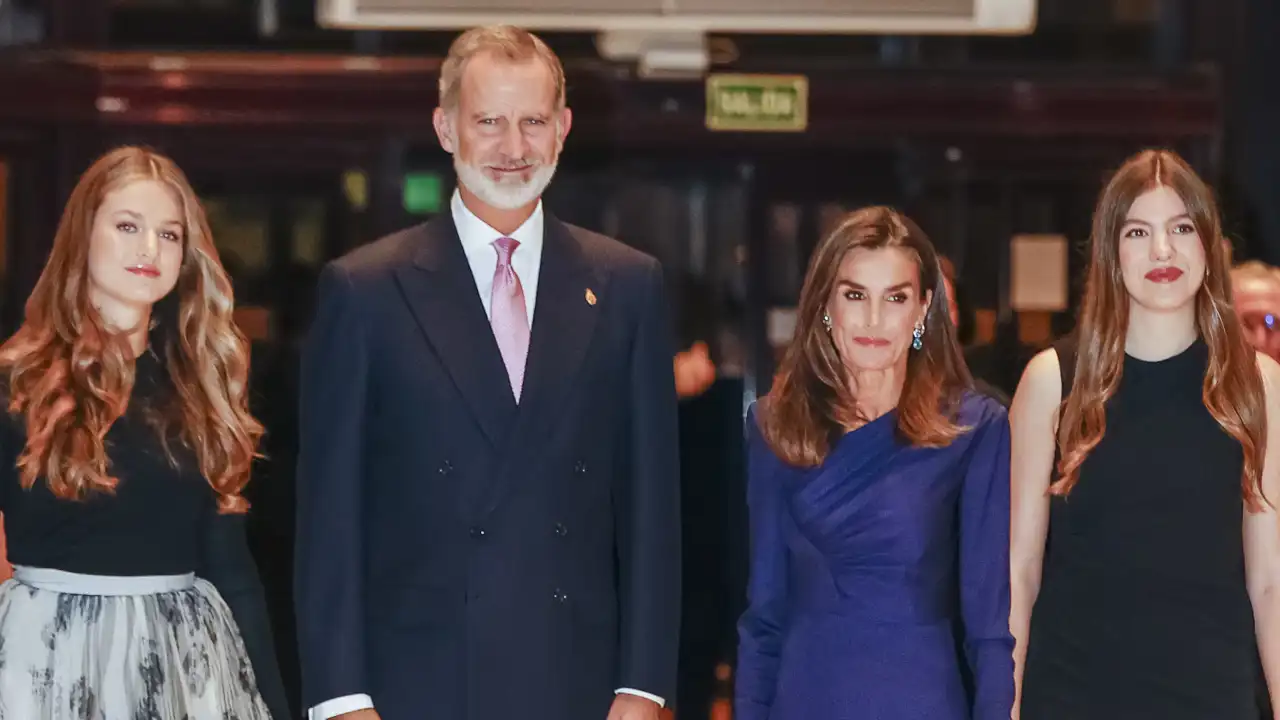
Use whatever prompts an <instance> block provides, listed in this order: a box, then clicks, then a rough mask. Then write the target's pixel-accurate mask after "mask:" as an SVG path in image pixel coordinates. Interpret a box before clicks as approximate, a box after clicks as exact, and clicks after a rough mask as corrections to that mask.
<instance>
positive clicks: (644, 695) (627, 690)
mask: <svg viewBox="0 0 1280 720" xmlns="http://www.w3.org/2000/svg"><path fill="white" fill-rule="evenodd" d="M622 693H626V694H628V695H638V696H639V697H642V698H644V699H645V700H652V701H654V702H656V703H658V707H666V706H667V701H666V700H663V699H662V698H660V697H658V696H657V695H653V694H652V693H647V692H645V691H643V690H632V689H631V688H618V689H617V690H614V691H613V694H614V695H621V694H622Z"/></svg>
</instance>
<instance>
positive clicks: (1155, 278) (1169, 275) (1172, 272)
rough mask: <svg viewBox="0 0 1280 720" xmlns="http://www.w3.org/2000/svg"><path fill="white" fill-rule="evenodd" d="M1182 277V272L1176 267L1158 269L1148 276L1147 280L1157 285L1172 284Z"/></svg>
mask: <svg viewBox="0 0 1280 720" xmlns="http://www.w3.org/2000/svg"><path fill="white" fill-rule="evenodd" d="M1180 277H1182V271H1181V270H1179V269H1178V268H1176V267H1164V268H1156V269H1155V270H1152V271H1151V272H1149V273H1147V274H1146V278H1147V279H1148V280H1150V281H1151V282H1156V283H1171V282H1173V281H1174V280H1177V279H1178V278H1180Z"/></svg>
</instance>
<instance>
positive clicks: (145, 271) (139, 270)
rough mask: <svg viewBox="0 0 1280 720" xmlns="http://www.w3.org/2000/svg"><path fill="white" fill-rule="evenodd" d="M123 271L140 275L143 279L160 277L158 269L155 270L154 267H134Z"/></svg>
mask: <svg viewBox="0 0 1280 720" xmlns="http://www.w3.org/2000/svg"><path fill="white" fill-rule="evenodd" d="M125 269H126V270H128V271H129V272H131V273H133V274H134V275H141V276H143V277H149V278H158V277H160V269H159V268H157V267H156V266H155V265H134V266H132V267H127V268H125Z"/></svg>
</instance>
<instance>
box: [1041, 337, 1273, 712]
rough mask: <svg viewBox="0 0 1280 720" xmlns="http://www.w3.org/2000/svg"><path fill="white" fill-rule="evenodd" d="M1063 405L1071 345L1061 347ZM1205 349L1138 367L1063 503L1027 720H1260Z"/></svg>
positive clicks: (1057, 509)
mask: <svg viewBox="0 0 1280 720" xmlns="http://www.w3.org/2000/svg"><path fill="white" fill-rule="evenodd" d="M1055 349H1056V350H1057V352H1058V357H1059V363H1060V364H1061V365H1062V368H1063V393H1064V397H1065V394H1066V393H1067V392H1068V391H1069V389H1070V387H1071V380H1072V377H1071V375H1072V373H1073V371H1074V367H1075V347H1074V343H1073V342H1072V340H1070V339H1069V340H1067V341H1064V342H1062V343H1060V344H1059V345H1058V346H1056V348H1055ZM1208 357H1209V353H1208V347H1207V346H1206V345H1205V344H1204V343H1203V341H1197V342H1196V343H1194V344H1193V345H1192V346H1191V347H1190V348H1188V349H1187V350H1185V351H1184V352H1182V353H1180V354H1178V355H1176V356H1174V357H1172V358H1169V359H1167V360H1162V361H1158V362H1144V361H1141V360H1137V359H1135V358H1132V357H1129V356H1126V357H1125V360H1124V371H1123V376H1122V379H1121V381H1120V387H1119V389H1118V391H1117V392H1116V395H1115V397H1113V398H1112V399H1111V400H1110V401H1109V402H1108V404H1107V429H1106V435H1105V436H1104V437H1103V440H1102V442H1101V443H1099V444H1098V446H1097V447H1096V448H1095V449H1094V451H1093V452H1092V453H1091V454H1090V455H1089V457H1088V458H1087V459H1086V460H1085V462H1084V464H1083V466H1082V467H1081V471H1080V480H1079V482H1078V483H1077V484H1076V486H1075V488H1074V489H1073V490H1072V492H1071V494H1070V496H1069V497H1068V498H1066V499H1063V498H1061V497H1056V496H1055V497H1054V498H1053V500H1052V501H1051V503H1052V504H1051V509H1050V519H1049V537H1048V543H1047V547H1046V550H1045V561H1044V572H1043V577H1042V581H1041V587H1040V595H1039V597H1038V599H1037V601H1036V604H1035V608H1034V610H1033V612H1032V616H1031V631H1030V639H1029V642H1028V645H1027V664H1026V671H1025V675H1024V678H1023V699H1022V720H1113V719H1114V720H1147V719H1148V718H1150V719H1151V720H1245V719H1246V718H1247V719H1248V720H1255V719H1256V718H1258V717H1259V716H1260V713H1259V702H1258V693H1259V692H1260V674H1259V664H1258V654H1257V642H1256V640H1255V638H1254V627H1253V609H1252V606H1251V605H1250V602H1249V597H1248V594H1247V592H1246V589H1245V572H1244V542H1243V538H1242V532H1243V527H1242V524H1243V513H1244V500H1243V495H1242V492H1241V487H1240V477H1241V473H1242V471H1243V462H1244V460H1243V455H1242V453H1241V450H1240V445H1239V443H1237V442H1236V441H1235V440H1234V439H1232V438H1231V436H1229V435H1228V434H1226V432H1224V431H1223V430H1222V429H1221V428H1220V427H1219V426H1218V423H1217V422H1216V421H1215V420H1214V419H1213V417H1212V416H1211V415H1210V414H1209V411H1208V410H1207V409H1206V408H1205V407H1204V403H1203V400H1202V398H1201V392H1202V382H1203V379H1204V373H1205V369H1206V368H1207V366H1208Z"/></svg>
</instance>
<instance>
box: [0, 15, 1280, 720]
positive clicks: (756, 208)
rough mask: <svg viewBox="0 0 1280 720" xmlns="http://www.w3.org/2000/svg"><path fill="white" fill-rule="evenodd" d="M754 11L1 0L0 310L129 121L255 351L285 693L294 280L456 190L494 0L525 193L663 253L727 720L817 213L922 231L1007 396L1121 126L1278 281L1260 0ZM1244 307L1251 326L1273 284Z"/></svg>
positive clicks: (300, 330) (692, 654) (693, 508)
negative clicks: (515, 87)
mask: <svg viewBox="0 0 1280 720" xmlns="http://www.w3.org/2000/svg"><path fill="white" fill-rule="evenodd" d="M779 7H783V6H782V5H779V6H773V5H767V4H764V3H762V2H760V1H759V0H741V1H740V2H732V3H731V2H728V1H727V0H666V1H660V0H648V1H646V0H523V2H519V3H516V2H509V1H504V0H471V2H464V1H463V0H452V1H450V0H331V1H329V2H325V1H324V0H322V1H321V2H319V3H317V2H316V0H0V324H2V325H3V330H4V332H5V334H6V335H7V334H8V333H9V332H12V330H13V329H15V328H16V326H17V324H18V323H19V322H20V320H21V315H22V307H23V303H24V301H25V299H26V297H27V294H28V293H29V292H30V290H31V288H32V286H33V284H34V282H35V279H36V277H37V276H38V274H39V272H40V270H41V268H42V266H43V264H44V262H45V259H46V257H47V254H48V251H49V248H50V245H51V241H52V238H53V232H54V228H55V226H56V223H57V221H58V217H59V213H60V211H61V207H62V204H63V203H64V202H65V200H66V197H67V194H68V193H69V191H70V188H71V187H72V185H73V184H74V182H75V181H76V178H77V177H78V175H79V174H80V173H81V172H82V171H83V170H84V169H85V168H86V167H87V166H88V164H89V163H90V162H91V161H92V160H93V159H94V158H95V157H96V156H97V155H98V154H100V153H101V152H103V151H105V150H106V149H108V148H110V147H112V146H115V145H118V144H123V143H141V144H145V145H148V146H151V147H153V148H156V149H158V150H160V151H162V152H164V153H166V154H169V155H170V156H172V157H173V158H174V159H176V160H177V162H178V163H179V164H180V165H181V166H182V167H183V168H184V169H185V170H186V171H187V173H188V174H189V175H190V176H191V178H192V180H193V182H194V184H195V186H196V188H197V190H198V191H199V192H200V193H201V195H202V197H203V198H204V200H205V202H206V203H207V209H208V212H209V216H210V220H211V223H212V226H213V229H214V234H215V238H216V240H217V244H218V247H219V249H220V251H221V253H222V258H223V261H224V262H225V264H226V265H227V268H228V270H229V271H230V272H231V275H232V277H233V279H234V282H235V286H236V294H237V302H238V305H239V307H240V310H239V319H240V324H241V326H242V327H243V328H244V330H245V331H246V332H247V333H248V334H249V335H250V336H251V337H252V338H253V340H254V353H253V371H254V404H255V410H256V412H257V413H258V415H259V416H260V417H261V418H262V419H263V421H264V422H265V424H266V426H267V428H268V436H267V439H266V447H265V452H266V455H267V458H266V459H265V460H264V461H263V462H262V463H261V466H260V468H259V469H258V471H257V474H256V476H255V480H254V482H253V484H252V486H251V488H252V492H253V497H252V499H253V500H254V502H255V512H254V515H253V533H254V536H253V541H254V547H255V552H256V554H257V558H258V562H259V566H260V569H261V572H262V575H263V579H264V582H265V583H266V585H267V587H268V589H269V592H270V594H271V598H272V608H273V613H274V618H273V619H274V622H275V625H276V629H277V632H278V634H279V646H280V648H281V656H282V659H283V662H284V664H285V674H286V678H287V679H288V680H289V682H290V683H291V684H293V689H294V691H295V692H296V681H297V669H296V654H295V652H294V651H293V635H292V615H291V612H290V609H289V608H290V605H291V597H290V588H289V586H290V574H291V560H290V558H291V554H292V535H293V531H292V527H293V462H294V453H295V447H296V417H295V415H296V404H297V393H296V389H297V362H298V346H299V341H300V339H301V337H302V336H303V334H304V333H305V331H306V329H307V325H308V321H309V317H310V307H311V304H312V299H313V292H314V282H315V278H316V274H317V272H318V270H319V268H320V266H321V265H322V264H323V263H324V262H326V261H328V260H330V259H332V258H334V257H336V256H338V255H340V254H342V253H344V252H346V251H348V250H350V249H352V248H354V247H357V246H359V245H361V244H363V243H366V242H369V241H371V240H373V239H376V238H377V237H378V236H380V235H382V234H385V233H387V232H390V231H392V230H396V229H399V228H401V227H404V226H407V225H410V224H414V223H418V222H422V221H424V220H427V219H429V218H430V217H431V216H433V215H434V214H436V213H438V212H441V211H442V210H447V207H448V205H447V202H448V198H449V195H450V193H451V192H452V189H453V174H452V167H451V164H450V158H449V156H447V155H446V154H445V153H443V152H442V151H441V150H440V148H439V146H438V144H437V143H436V140H435V137H434V134H433V131H432V129H431V122H430V113H431V111H432V109H433V108H434V106H435V104H436V77H437V69H438V67H439V64H440V61H441V60H442V58H443V56H444V54H445V52H446V50H447V48H448V44H449V42H450V41H451V40H452V38H453V37H454V35H455V34H456V32H457V30H459V29H460V28H461V27H463V26H465V25H467V24H470V23H471V21H473V20H475V17H474V15H475V14H476V13H480V12H485V11H487V12H490V13H492V15H491V17H492V18H494V19H501V20H505V21H512V22H517V23H518V24H524V25H526V26H527V27H530V28H531V29H534V30H535V31H537V32H539V34H540V35H542V36H543V37H544V38H545V39H546V40H547V41H548V43H549V44H550V45H551V46H552V48H553V49H555V50H556V51H557V52H558V53H559V54H560V56H561V58H562V59H563V61H564V64H565V66H566V71H567V75H568V99H569V104H570V106H571V107H572V108H573V110H574V113H575V122H574V127H573V132H572V134H571V136H570V138H569V141H568V145H567V148H566V150H565V152H564V155H563V159H562V161H561V165H560V170H559V173H558V175H557V178H556V180H555V181H554V182H553V184H552V186H551V190H550V192H549V194H548V196H547V198H546V202H547V205H548V207H549V209H550V210H551V211H552V212H553V213H555V214H556V215H558V216H559V217H560V218H561V219H563V220H565V221H567V222H571V223H575V224H578V225H581V226H584V227H587V228H590V229H593V230H597V231H601V232H604V233H607V234H609V235H612V236H614V237H617V238H619V239H621V240H622V241H624V242H626V243H628V244H631V245H634V246H636V247H638V248H641V249H643V250H645V251H647V252H649V253H652V254H654V255H656V256H657V257H658V258H659V259H660V260H661V261H662V262H663V264H664V266H665V268H666V271H667V278H668V287H669V290H670V296H671V301H672V316H673V320H674V322H675V324H676V327H677V328H678V331H679V338H678V339H679V345H680V350H681V353H680V354H679V355H677V356H676V357H675V358H673V362H674V363H675V367H676V370H677V376H678V377H679V378H680V390H681V393H682V407H681V413H682V415H681V425H682V453H683V456H684V457H683V462H684V473H683V482H684V486H685V493H684V495H685V514H686V519H685V533H686V538H687V541H686V546H687V547H688V549H687V557H686V562H685V565H686V575H687V582H686V586H687V587H686V595H687V598H686V612H685V618H686V619H685V639H684V641H683V647H682V656H683V657H682V671H681V682H682V689H681V696H682V697H681V698H680V702H678V703H677V706H678V710H677V714H678V716H679V717H681V718H697V719H698V720H701V719H702V718H706V717H708V716H709V715H711V714H712V713H715V714H716V716H717V717H721V718H722V717H726V716H727V712H728V710H727V706H726V704H725V703H724V702H722V701H721V702H719V703H716V698H717V697H721V698H722V697H723V695H724V693H725V691H726V688H727V687H729V684H730V683H731V673H732V668H731V662H730V661H731V659H732V656H733V653H734V645H735V637H734V630H733V622H734V621H735V620H736V617H737V614H738V612H739V611H740V609H741V606H742V601H743V600H742V598H741V597H740V596H741V588H742V587H743V585H744V584H745V561H744V557H745V553H746V547H745V544H746V540H745V529H744V526H745V520H744V512H745V509H744V507H743V499H742V495H743V491H742V483H743V479H742V468H741V464H742V463H741V418H742V412H743V408H744V407H745V405H746V404H747V403H749V402H750V401H751V400H753V399H754V398H755V397H757V396H758V395H759V394H762V393H764V392H766V391H767V390H768V387H769V383H770V378H771V376H772V374H773V371H774V367H775V363H776V361H777V358H778V348H779V347H781V346H782V345H783V344H784V343H785V342H786V341H787V339H788V338H789V337H790V332H791V327H792V324H793V318H792V315H791V312H792V308H793V306H794V304H795V303H796V301H797V294H798V290H799V285H800V280H801V278H802V275H803V272H804V269H805V264H806V262H807V259H808V255H809V253H810V251H811V249H812V248H813V247H814V244H815V243H816V241H817V240H818V239H819V238H820V236H821V235H822V234H823V233H824V231H825V230H826V228H827V227H828V225H829V224H830V223H831V222H833V220H834V219H836V218H837V217H838V216H839V215H840V213H842V212H844V211H846V210H849V209H853V208H856V207H858V206H861V205H866V204H871V203H886V204H891V205H895V206H897V207H899V208H900V209H902V210H904V211H905V212H906V213H908V214H909V215H911V216H912V217H913V218H915V219H916V220H917V221H918V222H919V223H920V225H921V226H922V227H923V228H924V229H925V231H926V232H927V233H929V235H930V236H931V237H932V239H933V240H934V242H935V243H936V244H937V245H938V247H939V249H940V250H941V251H942V252H943V253H944V254H945V255H946V256H947V258H948V260H949V270H950V272H951V276H952V281H953V286H954V288H955V293H954V295H955V299H956V308H955V316H956V319H957V323H958V325H959V326H960V329H961V337H962V339H963V340H964V342H965V344H966V346H967V348H968V350H967V353H968V358H969V361H970V364H971V366H972V369H973V371H974V373H975V374H976V375H977V376H978V377H979V378H981V379H982V380H983V381H984V383H985V384H986V385H987V386H988V387H989V388H990V389H991V390H992V391H993V392H995V393H997V394H1005V395H1008V394H1011V393H1012V390H1013V387H1014V385H1015V384H1016V381H1017V378H1018V376H1019V374H1020V373H1021V369H1022V367H1023V365H1024V364H1025V362H1026V361H1027V359H1028V358H1029V357H1030V355H1031V354H1033V353H1034V352H1035V351H1036V350H1038V349H1039V348H1042V347H1044V346H1045V345H1047V344H1048V343H1049V342H1051V341H1052V339H1054V338H1055V337H1057V336H1058V335H1060V334H1061V333H1064V332H1066V331H1069V329H1070V328H1071V326H1072V323H1073V309H1074V304H1075V302H1076V299H1077V298H1076V296H1077V290H1078V280H1079V276H1080V271H1081V269H1082V264H1083V263H1082V260H1083V257H1084V256H1083V254H1082V250H1083V243H1084V241H1085V240H1086V239H1087V236H1088V232H1089V227H1090V214H1091V211H1092V207H1093V203H1094V201H1095V198H1096V196H1097V194H1098V192H1099V190H1100V187H1101V182H1102V180H1103V178H1104V177H1105V176H1106V174H1107V173H1108V171H1109V170H1111V169H1112V168H1114V167H1115V166H1116V165H1118V163H1119V162H1120V161H1121V160H1122V159H1123V158H1124V157H1126V156H1128V155H1129V154H1131V153H1133V152H1135V151H1137V150H1139V149H1141V148H1144V147H1148V146H1155V145H1159V146H1165V147H1170V148H1173V149H1176V150H1177V151H1179V152H1180V153H1182V154H1183V155H1184V156H1185V157H1187V158H1188V159H1189V160H1190V161H1191V162H1192V163H1193V165H1194V166H1195V167H1196V168H1197V169H1198V170H1199V171H1200V172H1201V173H1202V174H1203V175H1204V176H1205V177H1206V178H1207V179H1209V180H1210V181H1211V182H1212V183H1213V185H1214V186H1215V188H1216V189H1217V191H1218V193H1219V196H1220V198H1221V200H1222V203H1223V206H1224V208H1225V220H1226V227H1227V231H1228V234H1229V236H1230V238H1231V241H1232V243H1233V246H1234V249H1235V253H1236V258H1237V260H1238V261H1245V260H1256V261H1258V263H1256V264H1251V265H1250V267H1254V268H1255V269H1257V268H1261V269H1262V273H1263V274H1262V275H1258V273H1256V272H1255V273H1254V275H1255V276H1257V277H1264V276H1265V275H1266V273H1272V275H1271V276H1269V277H1271V280H1270V282H1271V283H1272V284H1275V283H1276V282H1277V281H1276V280H1275V276H1274V271H1273V269H1272V268H1271V267H1270V266H1271V265H1273V264H1275V263H1276V262H1277V261H1280V133H1278V132H1277V128H1280V80H1278V79H1277V77H1280V76H1277V75H1276V74H1274V70H1275V69H1276V68H1280V43H1276V42H1275V40H1274V36H1275V34H1276V31H1277V30H1278V29H1280V2H1277V0H1039V1H1038V2H1037V1H1036V0H896V1H895V0H825V1H821V2H819V1H818V0H797V1H796V2H792V3H790V4H787V5H785V7H786V9H785V10H782V9H777V8H779ZM466 13H470V14H471V15H472V16H473V17H464V16H463V15H464V14H466ZM1268 78H1270V79H1268ZM1275 286H1276V287H1278V288H1280V285H1275ZM1260 292H1261V291H1260ZM1277 297H1280V292H1278V293H1277ZM1260 302H1261V305H1260V306H1259V307H1260V309H1259V311H1258V312H1259V313H1260V317H1261V318H1262V319H1261V320H1259V321H1258V322H1253V321H1250V322H1251V323H1252V324H1251V327H1255V328H1258V332H1259V333H1261V335H1259V337H1260V338H1262V339H1261V340H1259V341H1258V342H1259V343H1260V346H1261V343H1264V342H1265V341H1266V338H1268V337H1270V333H1271V332H1272V331H1273V330H1274V326H1275V322H1274V315H1280V307H1272V306H1271V305H1267V302H1274V301H1271V300H1266V301H1260ZM1273 313H1274V314H1273ZM1259 323H1260V324H1259Z"/></svg>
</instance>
